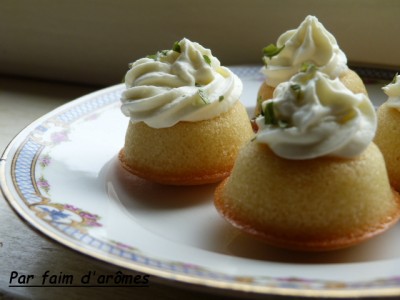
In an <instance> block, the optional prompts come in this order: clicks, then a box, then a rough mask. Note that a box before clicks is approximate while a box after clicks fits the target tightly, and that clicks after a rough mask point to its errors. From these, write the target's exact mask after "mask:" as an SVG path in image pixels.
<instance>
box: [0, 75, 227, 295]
mask: <svg viewBox="0 0 400 300" xmlns="http://www.w3.org/2000/svg"><path fill="white" fill-rule="evenodd" d="M99 88H101V87H88V86H77V85H68V84H61V83H50V82H42V81H33V80H28V79H18V78H5V77H0V152H1V153H2V152H3V151H4V149H5V147H6V146H7V144H8V143H9V142H10V141H11V140H12V138H13V137H14V136H15V135H17V134H18V132H19V131H20V130H22V129H23V128H24V127H25V126H26V125H28V124H29V123H31V122H32V121H34V120H35V119H36V118H38V117H40V116H42V115H43V114H45V113H47V112H49V111H51V110H52V109H54V108H55V107H57V106H59V105H61V104H63V103H65V102H67V101H69V100H73V99H75V98H77V97H79V96H82V95H84V94H87V93H89V92H91V91H94V90H97V89H99ZM46 270H49V271H50V273H51V274H60V272H62V273H63V274H73V275H74V276H75V277H76V276H83V275H84V274H86V273H87V272H89V271H96V273H97V274H105V275H108V274H111V275H112V274H116V272H118V271H124V272H125V271H126V270H121V268H119V267H115V266H112V265H110V264H107V263H104V262H101V261H97V260H95V259H93V258H90V257H87V256H85V255H82V254H79V253H77V252H75V251H72V250H70V249H68V248H66V247H64V246H62V245H59V244H57V243H55V242H53V241H51V240H49V239H48V238H46V237H45V236H43V235H42V234H40V233H38V232H36V231H35V230H34V229H32V227H31V226H30V225H29V224H26V223H25V222H24V221H23V220H21V219H20V218H19V217H18V216H17V214H16V213H14V211H13V210H12V209H11V208H10V206H9V205H8V203H7V201H5V199H4V197H3V196H2V195H1V196H0V299H110V298H112V299H125V298H129V299H152V300H154V299H204V298H205V295H204V291H203V290H202V289H193V287H192V288H188V287H187V286H182V285H180V286H176V284H171V282H167V283H166V282H162V281H160V280H158V279H157V278H153V277H150V282H149V283H150V286H149V287H148V288H121V287H116V288H98V287H95V288H54V287H53V288H43V287H36V288H35V287H9V281H10V276H11V274H12V272H13V271H15V272H18V274H19V275H22V274H24V275H28V274H34V275H36V276H38V277H40V276H41V275H42V274H43V273H44V272H46ZM125 273H126V274H133V275H135V274H137V273H135V272H132V271H126V272H125ZM207 298H208V299H222V298H223V297H222V296H221V295H216V294H215V293H212V294H209V292H207Z"/></svg>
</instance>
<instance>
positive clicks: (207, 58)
mask: <svg viewBox="0 0 400 300" xmlns="http://www.w3.org/2000/svg"><path fill="white" fill-rule="evenodd" d="M203 58H204V60H205V61H206V63H207V64H209V65H210V66H211V59H210V58H209V57H208V56H207V55H203Z"/></svg>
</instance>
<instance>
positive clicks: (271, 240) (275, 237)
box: [214, 179, 400, 252]
mask: <svg viewBox="0 0 400 300" xmlns="http://www.w3.org/2000/svg"><path fill="white" fill-rule="evenodd" d="M226 181H227V179H225V180H224V181H223V182H222V183H221V184H219V185H218V187H217V189H216V191H215V199H214V204H215V207H216V209H217V210H218V212H219V213H220V214H221V215H222V216H223V217H224V218H225V219H226V220H227V221H228V222H229V223H230V224H232V225H233V226H234V227H236V228H238V229H239V230H241V231H243V232H244V233H246V234H249V235H252V236H254V237H255V238H257V239H260V240H261V241H263V242H265V243H266V244H268V245H270V246H274V247H278V248H284V249H289V250H299V251H307V252H323V251H333V250H338V249H343V248H348V247H351V246H354V245H357V244H360V243H362V242H363V241H365V240H368V239H370V238H372V237H374V236H376V235H379V234H381V233H382V232H384V231H386V230H388V229H389V228H390V227H392V226H393V225H395V224H396V223H397V222H398V220H399V219H400V209H399V210H398V211H395V212H393V214H392V215H391V216H387V217H386V218H384V219H383V220H382V222H380V223H378V224H376V225H375V226H372V227H369V228H368V229H365V230H359V231H357V232H355V233H353V234H348V235H346V236H332V237H329V236H328V237H327V236H319V237H314V238H313V239H304V238H301V239H296V238H295V237H293V236H287V234H285V233H284V232H281V233H276V230H275V229H274V228H270V229H269V230H268V229H267V228H263V229H262V230H259V229H257V228H256V227H254V224H251V223H249V222H246V221H245V220H242V219H240V217H238V216H237V215H235V214H234V213H233V212H231V211H229V208H227V207H226V205H225V203H224V197H223V190H224V187H225V185H226ZM393 198H394V199H395V201H397V202H399V203H400V196H399V194H398V193H397V192H396V191H394V190H393Z"/></svg>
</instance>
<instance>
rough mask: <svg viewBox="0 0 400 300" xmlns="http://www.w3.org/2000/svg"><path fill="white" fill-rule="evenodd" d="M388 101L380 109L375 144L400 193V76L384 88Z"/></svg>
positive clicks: (391, 179) (391, 180)
mask: <svg viewBox="0 0 400 300" xmlns="http://www.w3.org/2000/svg"><path fill="white" fill-rule="evenodd" d="M383 89H384V91H385V93H386V94H387V95H388V100H387V101H386V102H385V103H384V104H383V105H381V106H380V107H379V109H378V128H377V131H376V136H375V139H374V141H375V143H376V144H377V145H378V147H379V148H380V150H381V151H382V154H383V156H384V158H385V161H386V167H387V169H388V174H389V180H390V183H391V184H392V186H393V187H394V188H395V189H396V190H397V191H400V76H399V75H396V76H395V78H394V79H393V81H392V83H390V84H388V85H387V86H385V87H384V88H383Z"/></svg>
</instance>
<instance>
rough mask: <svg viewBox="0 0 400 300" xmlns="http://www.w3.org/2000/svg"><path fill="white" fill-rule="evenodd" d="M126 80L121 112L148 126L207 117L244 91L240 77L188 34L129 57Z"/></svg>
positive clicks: (227, 107)
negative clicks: (144, 54)
mask: <svg viewBox="0 0 400 300" xmlns="http://www.w3.org/2000/svg"><path fill="white" fill-rule="evenodd" d="M125 84H126V90H125V91H124V92H123V93H122V97H121V101H122V106H121V110H122V112H123V113H124V114H125V115H126V116H128V117H130V118H131V121H132V122H145V123H146V124H147V125H148V126H150V127H153V128H166V127H171V126H173V125H175V124H176V123H178V122H181V121H189V122H196V121H201V120H207V119H212V118H214V117H216V116H218V115H220V114H221V113H224V112H226V111H228V110H229V109H230V108H231V107H232V106H233V105H234V104H235V103H236V101H238V100H239V97H240V96H241V93H242V90H243V84H242V82H241V80H240V79H239V78H238V77H237V76H236V75H235V74H234V73H232V72H231V71H230V70H229V69H227V68H226V67H223V66H221V64H220V62H219V60H218V59H217V58H215V57H214V56H212V53H211V51H210V50H209V49H206V48H203V47H202V46H201V45H200V44H198V43H195V42H191V41H190V40H188V39H182V40H181V41H180V42H179V43H175V45H174V49H173V50H164V51H160V52H158V53H157V54H156V55H154V56H151V57H147V58H142V59H139V60H137V61H136V62H134V63H133V64H132V65H131V68H130V70H129V71H128V72H127V74H126V76H125Z"/></svg>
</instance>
